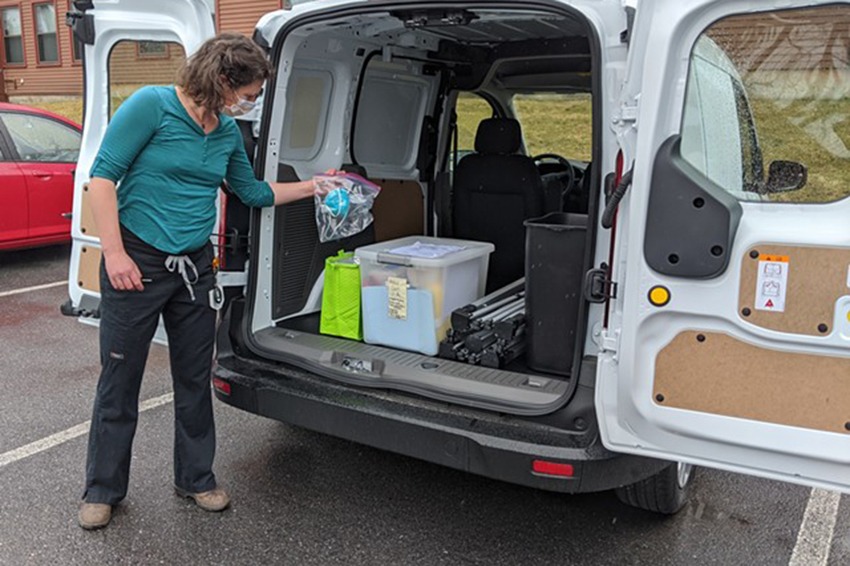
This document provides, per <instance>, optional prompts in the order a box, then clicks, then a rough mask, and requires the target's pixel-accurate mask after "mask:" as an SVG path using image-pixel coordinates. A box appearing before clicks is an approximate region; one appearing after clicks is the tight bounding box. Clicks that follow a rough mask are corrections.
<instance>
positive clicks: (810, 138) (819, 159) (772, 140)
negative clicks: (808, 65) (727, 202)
mask: <svg viewBox="0 0 850 566" xmlns="http://www.w3.org/2000/svg"><path fill="white" fill-rule="evenodd" d="M750 104H751V106H752V109H753V114H754V117H755V121H756V128H757V130H758V137H759V145H760V146H761V149H762V153H763V155H764V166H765V169H766V168H767V167H768V164H769V163H770V162H771V161H773V160H777V159H783V160H788V161H797V162H799V163H802V164H803V165H805V166H806V167H807V168H808V182H807V183H806V186H805V187H803V188H802V189H800V190H798V191H794V192H790V193H785V194H780V195H775V196H774V197H773V200H778V201H786V202H832V201H836V200H839V199H842V198H844V197H846V196H848V195H850V162H848V159H850V150H849V149H848V146H850V99H837V100H819V99H811V98H807V99H800V100H793V101H778V102H777V101H774V100H764V99H761V100H760V99H754V100H751V101H750Z"/></svg>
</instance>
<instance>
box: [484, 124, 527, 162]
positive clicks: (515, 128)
mask: <svg viewBox="0 0 850 566" xmlns="http://www.w3.org/2000/svg"><path fill="white" fill-rule="evenodd" d="M521 143H522V135H521V133H520V129H519V122H517V121H516V120H514V119H513V118H487V119H486V120H482V121H481V123H480V124H478V132H477V133H476V134H475V151H476V152H478V153H491V154H499V155H511V154H514V153H516V152H517V151H519V148H520V145H521Z"/></svg>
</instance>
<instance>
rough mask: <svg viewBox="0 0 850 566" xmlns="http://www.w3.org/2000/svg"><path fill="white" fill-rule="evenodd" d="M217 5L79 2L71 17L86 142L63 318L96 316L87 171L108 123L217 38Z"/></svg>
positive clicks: (188, 0) (95, 243)
mask: <svg viewBox="0 0 850 566" xmlns="http://www.w3.org/2000/svg"><path fill="white" fill-rule="evenodd" d="M212 4H213V3H212V0H209V1H206V0H145V1H144V2H139V1H138V0H109V1H106V0H104V1H99V0H94V1H88V0H77V1H75V2H74V3H73V5H74V9H73V11H72V12H71V13H69V16H68V23H69V25H71V26H72V28H73V30H74V37H75V39H76V41H78V42H79V43H78V44H80V45H82V46H83V48H84V49H83V81H84V109H85V115H84V117H83V139H82V147H81V148H80V157H79V161H78V164H77V169H76V175H75V178H74V209H73V221H72V228H71V236H72V238H73V248H72V252H71V262H70V269H69V281H68V292H69V295H70V300H69V302H68V303H67V304H66V305H63V312H65V313H66V314H74V315H83V316H96V314H97V309H98V305H99V303H100V284H99V276H98V273H99V265H100V240H99V239H98V235H97V228H96V226H95V225H94V222H93V219H92V215H91V212H90V210H89V209H88V206H87V199H86V185H87V183H88V181H89V175H88V174H89V170H90V169H91V166H92V163H93V162H94V158H95V156H96V154H97V151H98V148H99V147H100V141H101V139H102V138H103V135H104V133H105V131H106V126H107V124H108V123H109V118H110V117H111V116H112V114H113V113H114V112H115V109H116V108H117V107H118V105H119V104H120V103H121V101H122V100H123V99H125V98H126V97H127V96H129V94H130V93H131V92H132V91H134V90H135V89H137V88H139V87H140V86H143V85H144V84H171V83H173V82H174V73H175V71H176V69H177V68H178V67H179V65H180V63H181V62H182V59H183V58H185V56H186V55H187V54H191V53H192V52H193V51H195V50H196V49H197V48H198V47H199V46H200V45H201V43H203V42H204V41H205V40H206V39H208V38H210V37H212V36H213V35H214V34H215V25H214V14H213V9H212Z"/></svg>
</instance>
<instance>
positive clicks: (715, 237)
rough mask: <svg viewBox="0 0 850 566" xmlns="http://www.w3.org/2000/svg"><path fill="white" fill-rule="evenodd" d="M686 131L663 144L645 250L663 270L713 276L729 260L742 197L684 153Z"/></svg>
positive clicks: (651, 262) (652, 189) (696, 276)
mask: <svg viewBox="0 0 850 566" xmlns="http://www.w3.org/2000/svg"><path fill="white" fill-rule="evenodd" d="M680 142H681V136H680V135H678V134H677V135H675V136H672V137H670V138H668V139H667V140H666V141H665V142H664V143H663V144H661V147H660V148H659V149H658V154H657V155H656V158H655V165H654V168H653V171H652V186H651V187H650V195H649V210H648V211H647V215H646V238H645V240H644V247H643V253H644V255H645V257H646V262H647V263H648V264H649V266H650V267H651V268H652V269H654V270H655V271H657V272H658V273H662V274H664V275H670V276H673V277H683V278H689V279H711V278H713V277H717V276H719V275H721V274H722V273H723V272H724V271H726V268H727V267H728V265H729V257H730V252H731V250H732V242H733V241H734V239H735V234H736V233H737V231H738V224H739V223H740V220H741V215H742V213H743V210H742V208H741V204H740V203H739V202H738V200H737V199H736V198H735V197H734V196H733V195H731V194H730V193H729V192H727V191H726V190H724V189H723V188H722V187H720V186H719V185H717V184H716V183H714V182H713V181H711V179H709V178H708V177H706V176H705V175H703V174H702V173H700V172H699V171H698V170H697V169H696V168H694V167H693V166H692V165H691V164H690V163H688V162H687V161H685V160H684V159H683V158H682V157H681V154H680V151H679V144H680Z"/></svg>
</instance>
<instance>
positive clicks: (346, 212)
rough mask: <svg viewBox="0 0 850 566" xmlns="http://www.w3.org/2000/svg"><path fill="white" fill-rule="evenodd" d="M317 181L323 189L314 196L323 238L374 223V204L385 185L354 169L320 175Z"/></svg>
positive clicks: (344, 235)
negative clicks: (358, 173) (382, 185)
mask: <svg viewBox="0 0 850 566" xmlns="http://www.w3.org/2000/svg"><path fill="white" fill-rule="evenodd" d="M313 182H314V183H315V184H316V187H317V188H318V189H319V191H317V194H316V195H315V197H314V200H315V203H316V227H317V228H318V230H319V241H320V242H329V241H331V240H340V239H342V238H347V237H349V236H353V235H354V234H357V233H358V232H362V231H363V230H365V229H366V227H367V226H369V224H371V223H372V204H373V203H374V202H375V198H376V197H377V196H378V193H380V192H381V187H379V186H378V185H376V184H374V183H372V182H370V181H368V180H366V179H364V178H363V177H361V176H360V175H356V174H354V173H340V174H338V175H316V176H315V177H313ZM320 194H324V197H323V196H320Z"/></svg>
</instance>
